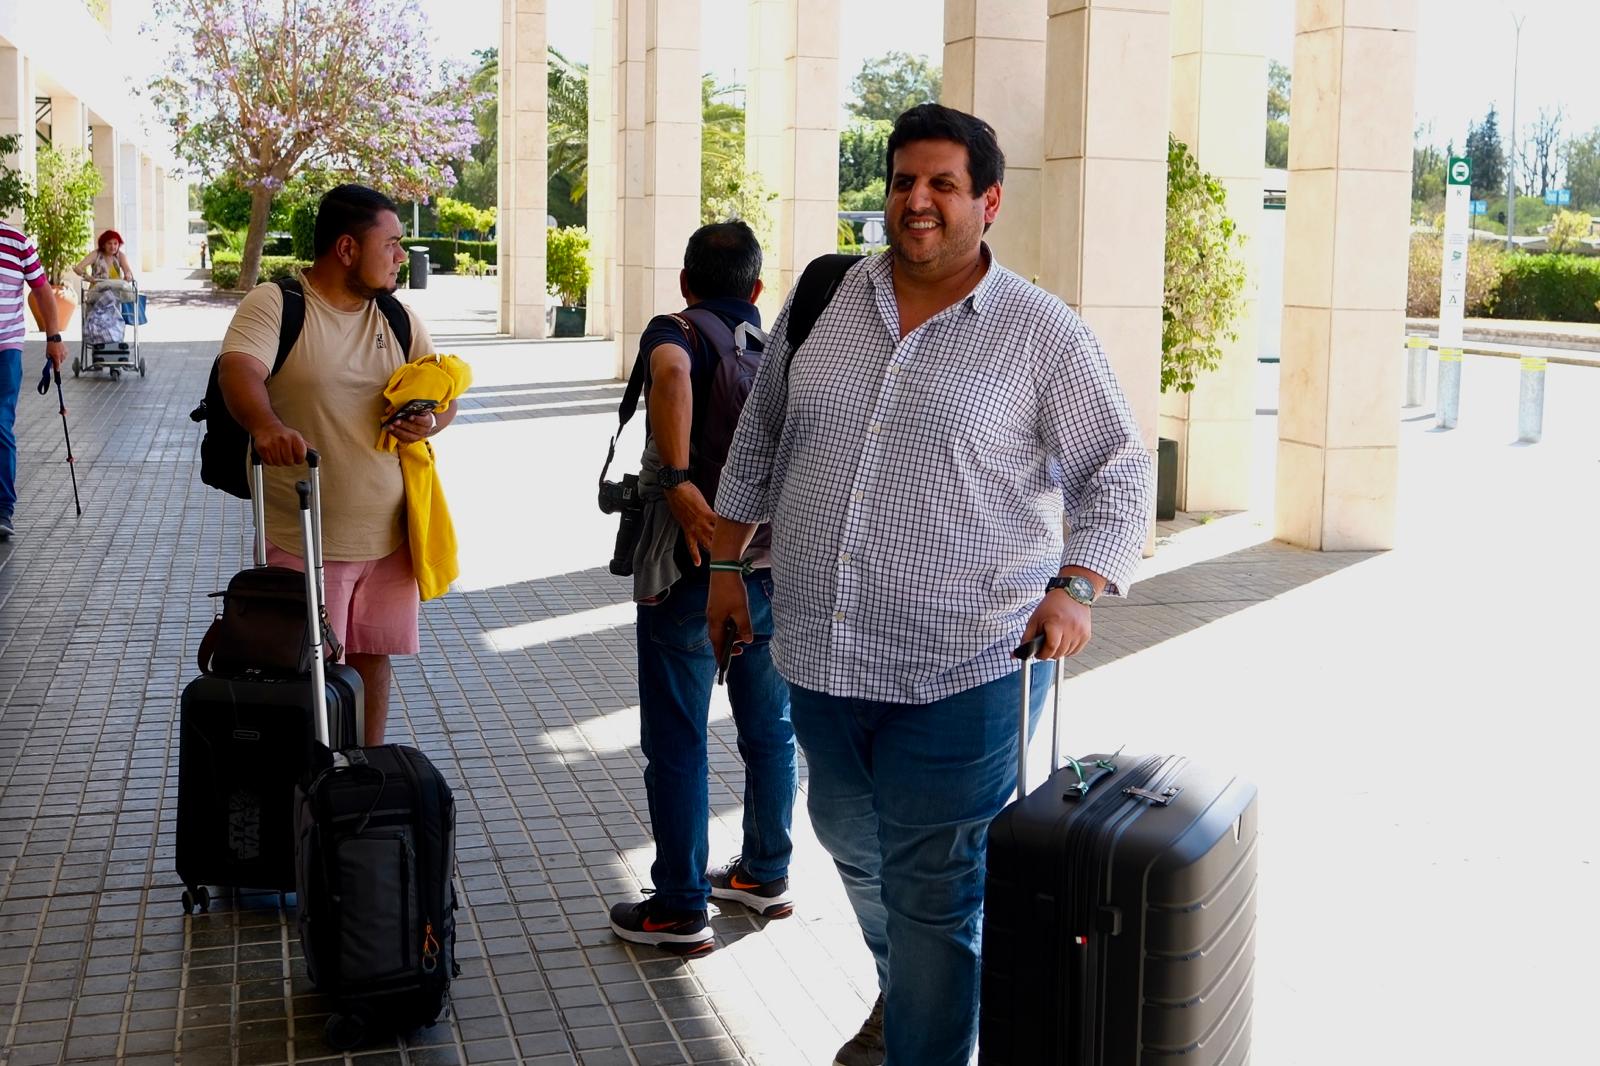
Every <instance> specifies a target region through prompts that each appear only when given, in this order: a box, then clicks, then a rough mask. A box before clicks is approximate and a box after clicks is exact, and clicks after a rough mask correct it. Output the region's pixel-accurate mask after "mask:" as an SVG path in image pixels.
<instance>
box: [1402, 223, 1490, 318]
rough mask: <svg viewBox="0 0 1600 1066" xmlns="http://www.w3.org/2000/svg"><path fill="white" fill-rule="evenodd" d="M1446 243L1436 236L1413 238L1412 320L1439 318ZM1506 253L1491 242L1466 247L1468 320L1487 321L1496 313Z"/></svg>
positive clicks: (1408, 276) (1409, 278)
mask: <svg viewBox="0 0 1600 1066" xmlns="http://www.w3.org/2000/svg"><path fill="white" fill-rule="evenodd" d="M1443 254H1444V240H1443V238H1441V237H1440V236H1439V235H1438V234H1437V233H1414V234H1412V235H1411V260H1410V265H1409V267H1408V269H1407V272H1406V314H1408V315H1410V316H1411V317H1412V318H1437V317H1439V283H1440V280H1439V274H1440V270H1441V266H1442V259H1441V257H1442V256H1443ZM1505 261H1506V251H1505V249H1504V248H1502V247H1501V246H1500V245H1498V244H1494V243H1491V242H1489V241H1471V242H1469V243H1468V245H1467V306H1466V316H1467V317H1468V318H1484V317H1487V316H1490V315H1493V314H1494V313H1495V301H1496V300H1498V299H1499V294H1500V274H1501V271H1502V270H1504V268H1505Z"/></svg>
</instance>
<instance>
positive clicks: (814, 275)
mask: <svg viewBox="0 0 1600 1066" xmlns="http://www.w3.org/2000/svg"><path fill="white" fill-rule="evenodd" d="M861 258H862V257H861V256H859V255H819V256H817V257H816V258H815V259H813V260H811V262H809V263H807V264H806V268H805V270H803V271H801V273H800V280H799V281H797V282H795V286H794V300H793V302H791V303H790V304H789V321H788V323H787V324H786V325H785V326H784V330H783V338H784V340H786V341H787V342H788V343H789V355H788V358H787V359H785V360H784V362H783V379H784V381H785V383H787V382H788V380H789V367H790V366H792V365H793V364H794V353H795V352H797V351H799V349H800V346H801V345H802V344H804V343H805V342H806V338H807V337H809V336H811V327H812V326H815V325H816V324H817V319H819V318H821V317H822V312H823V311H826V310H827V309H828V304H829V303H830V302H832V300H833V294H834V293H836V292H838V291H839V283H840V282H841V281H843V280H844V276H845V275H846V274H848V273H849V272H850V268H851V267H853V266H855V265H856V264H857V263H858V262H860V261H861Z"/></svg>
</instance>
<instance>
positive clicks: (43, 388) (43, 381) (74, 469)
mask: <svg viewBox="0 0 1600 1066" xmlns="http://www.w3.org/2000/svg"><path fill="white" fill-rule="evenodd" d="M52 371H54V373H55V378H56V397H57V399H58V401H59V402H60V404H61V435H62V436H63V437H66V438H67V471H68V472H69V473H71V474H72V504H73V506H74V507H76V508H77V509H78V517H79V518H82V517H83V503H82V502H81V501H80V500H79V499H78V466H77V464H76V463H74V462H73V461H72V434H71V433H69V432H67V397H66V394H65V393H63V392H62V391H61V368H60V367H58V366H56V365H55V364H54V363H52V362H51V361H50V357H49V356H48V355H47V356H45V357H44V372H43V373H42V374H40V375H39V395H40V396H48V395H50V374H51V372H52Z"/></svg>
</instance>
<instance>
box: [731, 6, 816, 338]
mask: <svg viewBox="0 0 1600 1066" xmlns="http://www.w3.org/2000/svg"><path fill="white" fill-rule="evenodd" d="M747 10H748V22H749V38H748V47H747V49H746V52H745V54H746V55H747V56H748V57H749V61H750V68H749V70H748V72H747V73H746V75H745V94H744V165H745V169H746V170H748V171H749V172H750V173H752V174H757V175H759V176H760V177H761V180H762V181H763V182H764V183H765V184H766V187H767V188H768V189H770V190H772V191H773V192H777V191H779V190H780V189H782V188H783V169H784V161H783V159H784V155H783V146H784V135H783V133H784V130H783V120H784V77H783V72H784V58H785V52H786V51H787V48H786V46H785V42H786V41H787V35H786V29H785V27H786V25H787V23H785V21H784V17H785V15H787V14H788V2H787V0H749V4H748V8H747ZM835 196H837V192H836V193H835ZM770 213H771V215H772V218H771V221H772V223H773V225H771V226H769V227H768V230H767V232H765V233H761V234H758V236H759V237H760V238H761V279H762V281H763V282H765V284H766V288H765V289H764V290H763V291H762V293H761V299H760V300H759V301H757V306H759V307H760V308H761V317H762V321H764V322H767V323H770V322H771V321H772V319H773V318H775V317H776V316H777V314H778V311H779V309H780V308H781V307H782V306H783V297H784V293H785V292H786V291H787V290H786V288H785V286H784V281H783V266H784V263H785V262H787V260H786V259H785V258H784V251H783V226H782V214H783V210H782V205H781V204H780V205H777V207H776V210H773V211H772V212H770Z"/></svg>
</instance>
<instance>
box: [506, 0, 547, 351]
mask: <svg viewBox="0 0 1600 1066" xmlns="http://www.w3.org/2000/svg"><path fill="white" fill-rule="evenodd" d="M545 3H546V0H502V4H501V15H502V19H501V35H502V41H501V48H500V158H501V162H502V166H501V186H500V208H499V215H498V224H497V228H496V230H497V233H498V234H499V236H500V240H501V247H500V249H499V251H498V255H497V258H498V260H499V263H500V330H501V332H503V333H509V334H511V335H512V336H513V337H532V338H538V337H543V336H544V335H545V303H546V285H545V229H546V219H547V213H548V204H547V202H546V185H547V181H548V176H547V173H546V163H547V161H548V157H549V144H548V137H549V122H548V108H549V89H548V83H547V80H546V79H547V77H548V65H549V64H548V62H547V48H548V44H547V41H546V36H545ZM508 159H509V162H510V166H509V168H507V167H506V166H505V163H506V161H507V160H508ZM508 170H509V172H508ZM508 236H509V247H506V239H507V237H508Z"/></svg>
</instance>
